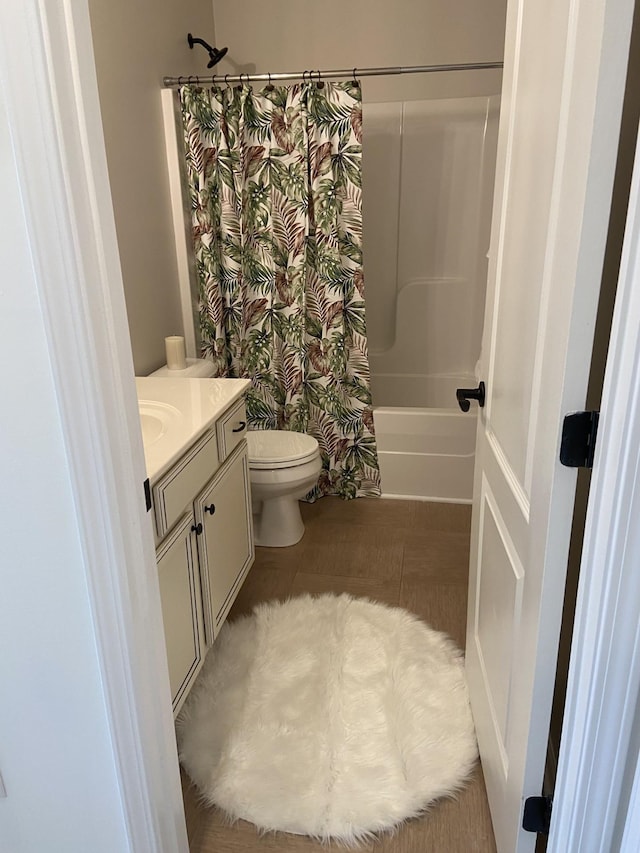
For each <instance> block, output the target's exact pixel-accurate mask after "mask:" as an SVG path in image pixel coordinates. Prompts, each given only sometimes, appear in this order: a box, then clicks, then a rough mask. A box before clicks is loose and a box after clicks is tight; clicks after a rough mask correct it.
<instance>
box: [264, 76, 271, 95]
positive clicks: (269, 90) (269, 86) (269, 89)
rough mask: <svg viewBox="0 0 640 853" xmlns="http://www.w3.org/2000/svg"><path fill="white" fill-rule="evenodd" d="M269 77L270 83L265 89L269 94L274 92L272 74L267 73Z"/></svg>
mask: <svg viewBox="0 0 640 853" xmlns="http://www.w3.org/2000/svg"><path fill="white" fill-rule="evenodd" d="M267 76H268V77H269V82H268V83H267V85H266V86H265V87H264V88H265V89H266V91H267V92H273V84H272V83H271V72H270V71H268V72H267Z"/></svg>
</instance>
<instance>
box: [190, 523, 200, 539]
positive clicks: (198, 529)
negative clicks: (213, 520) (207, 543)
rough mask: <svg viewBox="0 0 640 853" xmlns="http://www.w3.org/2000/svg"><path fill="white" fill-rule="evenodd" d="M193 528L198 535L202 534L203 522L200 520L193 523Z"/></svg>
mask: <svg viewBox="0 0 640 853" xmlns="http://www.w3.org/2000/svg"><path fill="white" fill-rule="evenodd" d="M191 530H192V531H193V532H194V533H195V534H196V536H200V534H201V533H202V522H201V521H199V522H198V523H197V524H192V525H191Z"/></svg>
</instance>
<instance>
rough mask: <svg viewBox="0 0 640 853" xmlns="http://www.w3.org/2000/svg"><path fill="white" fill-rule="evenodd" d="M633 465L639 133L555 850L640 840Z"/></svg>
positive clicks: (638, 456) (637, 455) (562, 852)
mask: <svg viewBox="0 0 640 853" xmlns="http://www.w3.org/2000/svg"><path fill="white" fill-rule="evenodd" d="M639 472H640V139H639V140H638V146H637V148H636V160H635V168H634V176H633V180H632V185H631V193H630V200H629V208H628V218H627V226H626V232H625V240H624V248H623V253H622V260H621V266H620V274H619V281H618V291H617V294H616V305H615V311H614V319H613V326H612V330H611V336H610V348H609V354H608V358H607V366H606V372H605V380H604V389H603V396H602V405H601V416H600V425H599V435H598V440H597V445H596V456H595V461H594V466H593V476H592V480H591V488H590V492H589V503H588V508H587V517H586V524H585V531H586V532H585V536H584V545H583V553H582V561H581V566H580V580H579V587H578V598H577V604H576V613H575V625H574V632H573V639H572V649H571V662H570V668H569V680H568V686H567V697H566V703H565V713H564V719H563V726H562V737H561V745H560V755H559V763H558V777H557V781H556V795H555V798H554V807H553V810H554V816H553V818H552V826H551V835H550V838H549V845H548V850H549V851H550V853H556V851H557V853H569V852H570V851H574V850H575V851H579V850H585V849H587V847H588V848H589V849H595V848H593V847H592V846H591V845H593V842H594V839H598V843H599V846H598V848H597V849H599V850H603V851H605V850H628V851H629V853H630V851H631V850H634V851H635V850H637V849H638V846H637V843H635V840H637V838H638V834H639V832H640V827H638V826H637V825H636V823H635V821H636V817H637V816H638V811H639V810H640V786H639V785H638V784H636V785H633V774H634V773H637V774H638V778H639V779H640V765H638V769H637V768H636V764H637V762H638V744H637V742H636V741H637V735H636V734H634V731H635V730H636V727H637V726H638V724H640V709H639V708H638V697H639V694H640V624H639V623H638V612H639V605H640V572H639V571H638V564H639V562H640V525H639V524H638V518H640V480H639V479H638V473H639ZM625 804H626V805H625ZM627 810H628V814H629V821H628V825H627V814H626V813H627ZM634 815H635V816H634ZM623 835H624V837H625V842H624V843H625V845H627V846H622V844H623ZM634 839H635V840H634Z"/></svg>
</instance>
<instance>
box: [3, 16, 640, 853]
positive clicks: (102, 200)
mask: <svg viewBox="0 0 640 853" xmlns="http://www.w3.org/2000/svg"><path fill="white" fill-rule="evenodd" d="M0 22H1V23H2V25H3V28H4V27H6V29H5V32H11V33H12V42H11V43H10V44H9V49H8V51H7V55H6V56H5V58H4V60H3V65H2V71H3V73H4V76H3V79H2V85H3V90H4V95H5V97H6V100H7V110H8V114H9V119H10V123H11V126H12V134H13V139H14V145H15V155H16V164H17V167H16V168H17V171H18V173H19V175H20V179H21V181H22V184H23V186H24V193H25V194H24V199H25V214H26V215H27V218H28V220H29V225H30V230H31V233H32V235H33V238H32V246H31V247H32V253H33V262H34V266H35V268H36V271H37V274H38V280H39V287H40V293H41V297H42V302H43V306H44V310H45V313H46V315H47V319H48V325H47V330H46V335H47V343H48V347H49V351H50V355H51V363H52V367H53V371H54V374H55V376H56V387H57V395H58V400H59V405H60V411H61V416H62V419H63V421H64V423H65V430H66V436H67V440H68V444H67V452H68V462H69V469H70V474H71V478H72V484H73V491H74V494H75V496H76V500H77V505H78V507H79V512H78V516H79V523H80V533H81V537H82V540H83V543H84V548H85V552H86V554H87V567H88V569H87V584H88V589H89V591H90V597H91V602H92V612H93V619H94V623H95V625H96V642H97V647H98V653H99V656H100V659H101V661H102V668H103V678H104V684H105V695H106V697H107V713H108V716H109V719H110V724H111V731H112V736H113V741H114V754H115V759H116V763H117V766H118V773H119V778H120V781H121V798H122V805H123V810H124V811H125V813H126V816H127V824H128V827H129V833H130V849H131V850H134V851H140V853H142V851H164V850H166V851H186V849H187V847H186V835H185V832H184V818H183V809H182V802H181V797H180V786H179V775H178V765H177V760H176V747H175V739H174V735H173V720H172V714H171V704H170V699H169V698H168V697H169V691H168V676H167V669H166V657H165V655H164V648H163V640H162V623H161V610H160V601H159V595H158V589H157V575H156V567H155V555H154V550H153V539H152V534H151V527H150V522H149V519H148V517H147V516H146V513H145V507H144V502H143V499H142V480H143V478H144V456H143V450H142V439H141V434H140V427H139V422H138V415H137V405H136V397H135V386H134V381H133V364H132V359H131V351H130V345H129V337H128V325H127V320H126V311H125V307H124V295H123V286H122V277H121V271H120V263H119V256H118V248H117V241H116V235H115V224H114V219H113V211H112V206H111V197H110V187H109V180H108V173H107V166H106V156H105V152H104V137H103V132H102V124H101V118H100V109H99V100H98V91H97V82H96V78H95V67H94V60H93V50H92V43H91V28H90V21H89V14H88V5H87V1H86V0H77V2H73V3H70V2H68V0H55V2H51V0H25V2H23V3H21V4H4V6H2V7H1V10H0ZM606 94H607V93H606V92H605V93H603V96H606ZM630 211H631V217H630V226H629V234H628V239H627V245H626V249H625V262H624V269H623V273H622V274H621V291H620V293H619V296H618V304H617V309H616V313H617V319H616V322H615V323H614V327H613V330H612V335H611V355H610V364H609V366H608V379H607V383H608V384H607V385H606V387H605V396H604V398H603V419H602V425H601V429H600V438H599V446H598V451H597V456H596V466H595V469H594V478H593V483H592V494H591V498H590V504H589V515H588V519H587V529H588V531H589V533H588V534H587V537H586V538H585V551H584V555H583V568H582V576H581V584H580V592H579V599H578V608H577V611H576V633H575V637H576V640H575V641H574V650H573V652H572V662H571V672H570V678H569V686H568V692H567V712H566V715H565V723H564V726H563V738H562V747H561V752H560V763H559V775H558V785H557V789H556V796H555V805H554V812H555V816H554V819H553V822H552V834H551V837H550V841H549V844H550V847H549V849H550V850H551V851H557V853H560V851H562V853H567V851H576V853H577V851H578V850H579V849H580V839H581V838H582V837H583V835H585V837H586V833H587V832H588V833H589V836H588V837H590V838H591V839H593V838H601V837H604V835H603V833H604V832H605V831H606V832H609V831H610V832H611V833H614V832H619V833H620V834H621V837H622V834H623V833H625V838H626V839H627V841H625V843H628V844H630V842H628V839H629V838H631V836H632V835H633V827H632V826H631V825H629V826H627V827H626V828H625V818H626V815H627V809H628V813H629V816H630V819H631V817H632V816H633V815H634V814H637V813H638V811H639V810H640V791H639V790H638V789H639V788H640V786H639V785H635V786H633V788H632V787H631V783H632V782H633V778H632V774H633V771H634V767H635V760H636V758H637V754H636V755H630V756H629V758H628V760H629V761H630V762H631V761H632V760H633V766H630V767H626V766H625V757H626V756H625V754H624V753H625V751H624V749H623V747H624V745H625V743H626V744H630V743H631V741H630V737H631V733H632V732H633V724H634V723H636V722H637V720H636V699H637V685H636V684H635V680H634V683H633V685H631V686H632V687H633V690H630V689H629V687H630V679H629V670H628V669H626V668H625V666H620V665H619V662H621V661H623V660H624V661H626V662H627V663H626V665H630V664H631V663H634V662H635V661H636V656H637V655H638V645H639V644H638V637H637V606H636V605H637V601H638V600H639V598H638V595H639V594H640V589H638V588H637V587H638V583H639V582H640V581H639V577H640V576H636V577H635V578H634V572H633V567H634V565H637V563H638V562H639V561H640V538H639V537H638V534H637V533H636V532H635V531H634V529H633V523H634V515H635V519H637V517H638V515H637V513H638V508H639V507H638V503H639V502H640V498H639V496H638V491H637V489H636V471H637V470H638V469H639V466H640V433H639V427H638V425H639V424H640V386H639V381H640V380H639V379H638V377H639V376H640V369H639V368H640V335H639V330H638V322H637V320H634V317H635V318H637V317H638V316H640V250H639V243H640V238H639V236H638V235H639V232H640V225H639V223H640V190H639V188H638V176H637V174H636V178H635V183H634V190H633V192H632V196H631V205H630ZM52 221H54V222H56V223H57V230H56V231H55V232H54V231H52V229H51V222H52ZM45 270H46V274H45V272H44V271H45ZM61 297H64V298H61ZM634 311H635V312H636V313H635V314H634V313H633V312H634ZM609 367H610V369H609ZM80 413H82V417H80V416H79V415H80ZM625 427H626V429H625ZM96 505H99V506H100V508H101V513H100V514H99V516H98V517H97V516H96V514H95V513H94V512H92V511H91V508H92V507H94V506H96ZM614 555H615V556H616V557H618V559H614ZM616 591H622V592H623V593H624V594H622V595H619V596H616V594H615V593H616ZM603 602H604V604H605V609H604V612H603ZM632 671H633V672H637V671H638V668H637V667H635V669H634V670H632ZM603 685H606V695H604V696H603V695H602V694H601V692H600V691H601V689H602V687H603ZM621 720H622V721H623V724H622V725H621V724H620V721H621ZM612 743H615V745H616V749H615V750H614V751H613V752H612ZM601 785H604V786H606V794H607V796H604V794H602V792H600V794H602V796H600V794H599V793H598V790H599V786H601ZM578 791H580V792H581V795H580V796H577V795H576V792H578ZM582 793H584V796H583V795H582ZM583 849H584V848H583ZM602 849H604V848H602ZM627 849H629V850H631V846H628V848H627ZM634 849H635V848H634Z"/></svg>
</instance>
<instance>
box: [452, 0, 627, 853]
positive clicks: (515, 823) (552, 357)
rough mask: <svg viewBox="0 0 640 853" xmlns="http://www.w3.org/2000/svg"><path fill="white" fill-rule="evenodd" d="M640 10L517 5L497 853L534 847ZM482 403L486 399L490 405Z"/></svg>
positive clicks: (507, 199) (480, 446)
mask: <svg viewBox="0 0 640 853" xmlns="http://www.w3.org/2000/svg"><path fill="white" fill-rule="evenodd" d="M632 8H633V3H632V0H576V2H572V0H510V2H509V4H508V10H507V33H506V47H505V69H504V87H503V98H502V115H501V120H500V132H499V142H498V162H497V179H496V198H495V201H494V213H493V222H492V237H491V247H490V254H489V281H488V295H487V306H486V315H485V330H484V337H483V352H482V358H481V362H480V369H481V375H480V378H482V379H484V381H485V382H486V390H487V400H486V406H485V408H484V409H482V411H481V417H480V419H479V426H478V437H477V448H476V450H477V457H476V477H475V488H474V506H473V526H472V542H471V563H470V587H469V613H468V625H467V672H468V679H469V686H470V693H471V702H472V708H473V713H474V718H475V722H476V728H477V732H478V742H479V746H480V753H481V757H482V762H483V768H484V773H485V779H486V783H487V792H488V796H489V804H490V808H491V814H492V819H493V823H494V830H495V835H496V842H497V846H498V851H499V853H514V851H515V852H516V853H524V851H533V848H534V844H535V835H533V834H531V833H526V832H524V831H523V830H522V829H521V821H522V805H523V800H524V799H525V798H526V797H528V796H534V795H539V794H540V793H541V786H542V777H543V770H544V763H545V753H546V744H547V736H548V729H549V716H550V708H551V699H552V692H553V683H554V675H555V662H556V653H557V645H558V633H559V627H560V619H561V613H562V600H563V591H564V582H565V571H566V559H567V552H568V544H569V534H570V526H571V518H572V510H573V499H574V492H575V482H576V473H575V471H573V470H570V469H567V468H563V467H562V466H561V465H560V463H559V462H558V461H557V460H558V449H559V440H560V430H561V425H562V419H563V415H564V413H566V412H568V411H571V410H576V409H580V408H582V407H583V406H584V399H585V391H586V383H587V377H588V367H589V360H590V354H591V345H592V336H593V323H594V319H595V313H596V307H597V300H598V292H599V286H600V273H601V267H602V258H603V254H604V245H605V238H606V229H607V222H608V210H609V205H610V195H611V187H612V180H613V170H614V165H615V156H616V147H617V138H618V124H619V116H620V109H621V101H622V91H623V87H624V72H625V67H626V59H625V57H626V53H627V48H628V33H629V27H630V19H631V14H632ZM474 405H475V404H474Z"/></svg>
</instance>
